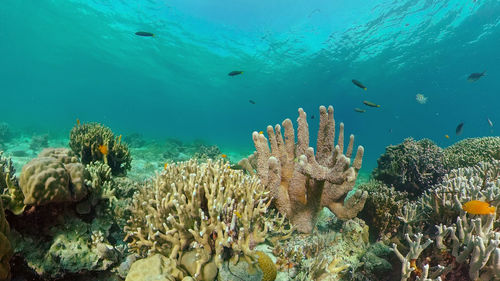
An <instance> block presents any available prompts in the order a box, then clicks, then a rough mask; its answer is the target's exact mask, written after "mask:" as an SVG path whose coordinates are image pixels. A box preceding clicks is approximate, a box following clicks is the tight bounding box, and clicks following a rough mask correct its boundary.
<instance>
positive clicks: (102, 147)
mask: <svg viewBox="0 0 500 281" xmlns="http://www.w3.org/2000/svg"><path fill="white" fill-rule="evenodd" d="M99 151H100V152H101V153H102V155H108V146H107V145H102V144H101V145H99Z"/></svg>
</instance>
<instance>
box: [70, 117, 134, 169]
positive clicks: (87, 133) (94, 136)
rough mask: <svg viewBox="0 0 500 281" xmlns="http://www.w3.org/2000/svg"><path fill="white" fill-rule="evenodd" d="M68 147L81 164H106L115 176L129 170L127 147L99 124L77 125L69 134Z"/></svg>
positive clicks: (109, 130) (130, 160) (108, 129)
mask: <svg viewBox="0 0 500 281" xmlns="http://www.w3.org/2000/svg"><path fill="white" fill-rule="evenodd" d="M69 146H70V147H71V149H72V150H73V151H74V152H75V153H76V154H77V155H78V156H79V157H80V159H81V161H82V163H83V164H89V163H91V162H94V161H100V162H103V163H106V164H108V165H109V167H111V171H112V173H113V175H115V176H123V175H126V174H127V171H128V170H130V168H131V164H130V163H131V162H132V157H131V156H130V153H129V149H128V145H127V144H126V143H124V142H122V141H121V135H120V136H117V137H115V135H114V134H113V132H112V131H111V129H110V128H108V127H106V126H104V125H101V124H99V123H85V124H77V125H76V126H75V127H73V129H71V132H70V141H69Z"/></svg>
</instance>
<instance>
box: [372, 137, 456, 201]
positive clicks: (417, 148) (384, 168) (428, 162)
mask: <svg viewBox="0 0 500 281" xmlns="http://www.w3.org/2000/svg"><path fill="white" fill-rule="evenodd" d="M377 162H378V166H377V168H375V169H374V170H373V173H372V174H373V177H374V178H375V179H377V180H379V181H382V182H383V183H385V184H387V185H388V186H394V188H395V189H396V190H399V191H406V192H408V193H410V194H411V195H415V196H418V195H420V194H421V193H422V192H423V191H424V190H426V189H428V188H430V187H431V186H433V185H435V184H437V183H439V182H440V181H441V179H442V177H443V176H444V175H445V174H446V172H447V170H446V169H445V167H444V164H443V151H442V149H441V148H439V147H438V146H437V145H435V144H434V143H433V142H432V141H431V140H428V139H423V140H420V141H415V140H413V139H412V138H408V139H405V140H404V141H403V142H402V143H401V144H398V145H394V146H392V145H391V146H388V147H387V148H386V150H385V153H384V154H383V155H382V156H380V158H379V159H378V161H377Z"/></svg>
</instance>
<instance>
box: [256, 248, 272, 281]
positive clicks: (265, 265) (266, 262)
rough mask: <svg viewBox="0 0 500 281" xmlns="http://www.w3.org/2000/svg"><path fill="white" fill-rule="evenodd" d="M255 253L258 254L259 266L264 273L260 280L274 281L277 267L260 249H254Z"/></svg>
mask: <svg viewBox="0 0 500 281" xmlns="http://www.w3.org/2000/svg"><path fill="white" fill-rule="evenodd" d="M255 254H256V255H257V256H258V259H257V261H258V263H259V267H260V269H261V270H262V272H263V273H264V275H263V276H262V281H274V279H276V274H277V269H276V265H275V264H274V262H273V261H272V260H271V258H270V257H269V256H268V255H266V253H264V252H262V251H256V252H255Z"/></svg>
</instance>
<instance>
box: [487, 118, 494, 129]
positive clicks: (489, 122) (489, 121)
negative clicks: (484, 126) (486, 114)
mask: <svg viewBox="0 0 500 281" xmlns="http://www.w3.org/2000/svg"><path fill="white" fill-rule="evenodd" d="M488 124H489V125H490V127H493V122H491V120H490V118H488Z"/></svg>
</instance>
